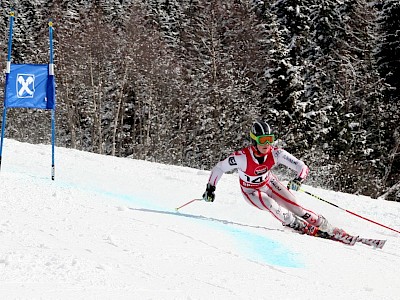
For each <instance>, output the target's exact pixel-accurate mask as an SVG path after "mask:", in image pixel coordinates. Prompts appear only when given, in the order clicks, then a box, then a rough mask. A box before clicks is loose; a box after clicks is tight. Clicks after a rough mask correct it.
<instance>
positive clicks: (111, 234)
mask: <svg viewBox="0 0 400 300" xmlns="http://www.w3.org/2000/svg"><path fill="white" fill-rule="evenodd" d="M50 164H51V148H50V146H49V145H30V144H25V143H19V142H16V141H13V140H8V139H6V140H5V144H4V149H3V158H2V166H1V172H0V195H1V200H0V299H399V298H400V276H399V273H398V272H399V267H400V235H399V234H397V233H396V232H393V231H390V230H388V229H385V228H383V227H380V226H377V225H375V224H372V223H371V222H367V221H365V220H362V219H360V218H357V217H355V216H352V215H350V214H348V213H346V212H344V211H342V210H339V209H337V208H335V207H333V206H331V205H329V204H326V203H324V202H322V201H319V200H316V199H315V198H313V197H310V196H308V195H306V194H304V193H301V192H298V193H297V196H298V198H299V201H300V202H301V203H302V204H303V205H304V206H306V207H308V208H311V209H312V210H314V211H315V212H318V213H322V214H324V215H325V216H326V217H327V218H328V219H329V220H330V222H331V223H332V224H334V225H337V226H340V227H342V228H344V229H345V230H347V231H348V232H349V233H357V234H360V235H362V236H365V237H369V238H384V239H387V240H388V241H387V243H386V245H385V247H384V248H383V249H382V250H379V249H373V248H372V247H369V246H366V245H361V244H356V245H355V246H353V247H352V246H346V245H343V244H340V243H337V242H332V241H329V240H324V239H319V238H315V237H309V236H302V235H299V234H296V233H293V232H291V231H290V230H288V229H283V227H282V225H281V224H279V222H277V221H276V220H275V219H274V218H273V217H272V216H271V215H269V214H268V213H266V212H262V211H259V210H257V209H255V208H253V207H251V206H250V205H248V204H247V203H245V202H244V200H243V199H242V198H241V194H240V191H239V186H238V183H237V175H236V174H230V175H229V174H225V175H224V177H223V178H222V180H221V181H220V183H219V185H218V187H217V193H216V195H217V196H216V201H215V202H214V203H206V202H204V201H195V202H193V203H192V204H190V205H188V206H186V207H184V208H182V209H181V210H180V212H179V213H177V212H175V208H176V207H178V206H180V205H182V204H184V203H186V202H188V201H189V200H191V199H193V198H199V197H200V196H201V194H202V193H203V190H204V188H205V185H206V181H207V179H208V176H209V172H208V171H200V170H195V169H190V168H182V167H176V166H168V165H162V164H156V163H150V162H145V161H138V160H132V159H122V158H115V157H109V156H100V155H96V154H90V153H86V152H80V151H76V150H71V149H64V148H56V179H55V181H51V180H50V171H51V168H50ZM304 188H305V189H307V190H308V191H310V192H311V193H315V194H317V195H319V196H320V197H322V198H324V199H327V200H328V201H330V202H333V203H335V204H337V205H339V206H341V207H344V208H346V209H348V210H351V211H353V212H356V213H358V214H360V215H362V216H365V217H367V218H370V219H372V220H375V221H378V222H380V223H383V224H385V225H387V226H390V227H392V228H395V229H396V230H399V229H400V203H393V202H386V201H382V200H374V199H370V198H368V197H363V196H355V195H349V194H344V193H337V192H332V191H328V190H322V189H316V188H313V187H311V186H305V187H304Z"/></svg>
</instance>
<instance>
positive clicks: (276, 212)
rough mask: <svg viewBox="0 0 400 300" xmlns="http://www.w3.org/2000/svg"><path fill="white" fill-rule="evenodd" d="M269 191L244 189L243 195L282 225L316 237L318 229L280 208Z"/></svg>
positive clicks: (265, 189) (264, 189)
mask: <svg viewBox="0 0 400 300" xmlns="http://www.w3.org/2000/svg"><path fill="white" fill-rule="evenodd" d="M267 190H268V189H267V188H262V189H261V190H260V189H258V190H254V189H247V188H243V187H242V194H243V197H244V199H245V200H246V201H247V202H248V203H249V204H251V205H253V206H255V207H257V208H258V209H261V210H266V211H269V212H270V213H271V214H272V215H273V216H274V217H275V218H276V219H278V220H279V221H280V222H281V223H282V225H284V226H288V227H290V228H292V229H294V230H296V231H298V232H299V233H301V234H304V233H306V234H308V235H316V233H317V231H318V228H317V227H315V226H314V225H312V224H310V223H308V222H307V221H305V220H302V219H301V218H299V217H298V216H296V215H295V214H294V213H293V212H291V211H289V210H288V209H286V208H285V207H283V206H280V205H279V204H278V203H277V202H276V201H275V200H274V199H272V198H271V197H269V196H268V195H267V193H266V191H267Z"/></svg>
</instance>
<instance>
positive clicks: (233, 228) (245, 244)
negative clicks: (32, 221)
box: [58, 182, 304, 268]
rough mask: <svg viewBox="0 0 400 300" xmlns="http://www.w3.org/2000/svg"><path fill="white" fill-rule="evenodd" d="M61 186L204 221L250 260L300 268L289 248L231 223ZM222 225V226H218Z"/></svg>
mask: <svg viewBox="0 0 400 300" xmlns="http://www.w3.org/2000/svg"><path fill="white" fill-rule="evenodd" d="M58 185H62V186H64V187H70V188H71V187H72V188H78V189H80V190H83V191H87V192H91V193H93V192H94V193H99V194H102V195H104V196H107V197H110V198H117V199H120V200H123V201H124V202H126V203H129V204H134V205H135V206H140V207H141V209H138V210H142V211H150V212H158V213H164V214H171V215H177V216H179V215H180V216H183V217H190V218H192V219H193V221H197V222H204V223H205V224H206V225H207V226H210V227H213V228H215V229H218V230H221V231H225V232H228V233H229V234H230V235H231V236H232V237H233V238H234V242H235V244H236V245H237V249H239V251H240V252H242V253H244V255H246V256H247V257H248V258H249V259H251V260H254V261H260V262H265V263H267V264H270V265H274V266H280V267H288V268H302V267H304V265H303V263H301V262H299V260H298V257H297V256H296V254H295V253H293V252H292V251H291V250H290V249H288V248H286V247H285V246H283V245H281V244H280V243H278V242H277V241H274V240H271V239H269V238H267V237H265V236H264V235H260V234H255V233H252V232H250V231H249V230H244V229H240V228H238V227H237V226H238V225H233V224H226V222H223V221H222V220H220V221H221V222H216V221H218V220H216V219H213V218H207V217H203V216H196V215H188V214H177V213H175V212H169V211H168V209H167V210H166V209H165V207H160V206H157V205H154V203H153V201H146V200H144V199H140V198H138V197H134V196H132V195H127V194H119V193H115V192H109V191H105V190H101V189H98V188H95V187H84V186H82V185H78V184H68V183H64V184H60V182H58ZM222 223H224V224H222Z"/></svg>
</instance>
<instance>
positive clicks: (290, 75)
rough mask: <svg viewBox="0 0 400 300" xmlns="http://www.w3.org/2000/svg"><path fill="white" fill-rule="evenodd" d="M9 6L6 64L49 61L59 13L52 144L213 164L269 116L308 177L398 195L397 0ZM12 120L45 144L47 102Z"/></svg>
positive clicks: (41, 1)
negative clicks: (9, 52)
mask: <svg viewBox="0 0 400 300" xmlns="http://www.w3.org/2000/svg"><path fill="white" fill-rule="evenodd" d="M16 3H17V5H16V4H15V3H14V2H13V1H2V2H1V4H0V6H1V9H2V12H1V15H0V32H1V35H0V46H1V48H0V49H1V51H2V53H3V54H2V56H3V58H5V57H6V56H7V41H8V26H9V24H8V13H9V11H10V9H11V7H12V5H14V9H15V11H16V18H15V26H14V28H15V31H14V37H13V51H12V61H13V62H14V63H22V62H24V63H28V62H33V63H46V62H47V61H48V50H47V49H48V35H47V22H48V19H49V18H50V17H51V18H53V20H54V28H55V32H54V44H55V47H54V48H55V63H56V80H57V145H58V146H63V147H71V148H76V149H80V150H85V151H91V152H96V153H100V154H106V155H115V156H121V157H132V158H136V159H146V160H151V161H158V162H162V163H168V164H176V165H183V166H188V167H195V168H203V169H209V168H211V167H212V166H213V165H214V164H215V163H216V162H217V161H218V160H220V159H222V158H224V157H226V156H227V155H228V154H229V153H231V152H232V151H234V150H236V149H238V148H240V147H242V146H244V145H246V144H247V143H248V131H249V127H250V124H251V123H252V121H253V120H254V119H256V118H263V119H265V120H266V121H267V122H269V123H270V124H271V125H272V127H273V129H274V130H275V132H276V134H277V137H278V143H279V144H280V145H281V146H284V147H285V148H286V149H287V150H288V151H290V152H292V153H293V154H294V155H296V156H297V157H299V158H302V159H304V160H305V162H306V163H307V164H308V165H309V166H310V167H311V173H310V178H309V181H308V183H310V184H315V185H320V186H323V187H328V188H332V189H335V190H340V191H343V192H350V193H360V194H365V195H370V196H373V197H378V196H382V197H384V198H386V199H388V200H395V201H400V155H399V153H400V148H399V145H400V127H399V124H400V113H399V111H400V104H399V103H400V101H399V93H398V90H399V88H400V84H399V80H398V78H400V39H399V32H400V24H399V22H400V21H399V18H398V16H399V13H400V5H399V2H398V1H382V2H369V1H366V0H342V1H334V0H306V1H305V0H302V1H300V0H275V1H263V0H245V1H221V0H211V1H205V0H195V1H193V0H183V1H176V0H147V1H134V0H130V1H114V0H113V1H91V0H79V1H65V0H56V1H46V0H35V1H18V2H16ZM2 61H3V67H4V68H5V59H3V60H2ZM1 83H2V84H1V85H0V89H1V91H2V89H3V86H4V79H3V78H2V79H1ZM8 120H9V121H8V123H7V133H6V137H10V138H15V139H18V140H21V141H26V142H31V143H48V142H49V141H50V123H49V121H48V120H49V115H48V112H45V111H32V110H13V109H12V110H10V113H9V115H8ZM288 176H289V175H288ZM290 176H292V175H290Z"/></svg>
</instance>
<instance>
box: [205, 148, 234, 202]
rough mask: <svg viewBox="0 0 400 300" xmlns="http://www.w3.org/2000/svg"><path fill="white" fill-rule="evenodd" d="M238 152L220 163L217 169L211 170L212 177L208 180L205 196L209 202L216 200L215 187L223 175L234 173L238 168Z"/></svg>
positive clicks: (216, 166)
mask: <svg viewBox="0 0 400 300" xmlns="http://www.w3.org/2000/svg"><path fill="white" fill-rule="evenodd" d="M236 154H237V152H235V153H233V154H231V155H230V156H228V157H227V158H226V159H224V160H222V161H220V162H218V163H217V164H216V165H215V167H214V168H213V169H212V170H211V174H210V177H209V178H208V183H207V187H206V191H205V192H204V194H203V199H204V200H205V201H207V202H213V201H214V199H215V187H216V185H217V183H218V181H219V180H220V179H221V177H222V175H223V174H224V173H226V172H229V171H232V170H234V169H237V168H238V165H237V162H236V161H237V157H236Z"/></svg>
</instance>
